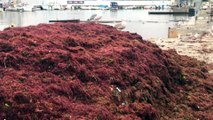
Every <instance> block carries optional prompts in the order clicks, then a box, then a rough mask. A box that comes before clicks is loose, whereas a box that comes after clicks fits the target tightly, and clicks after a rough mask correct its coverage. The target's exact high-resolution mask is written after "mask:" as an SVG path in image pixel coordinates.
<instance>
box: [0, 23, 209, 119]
mask: <svg viewBox="0 0 213 120" xmlns="http://www.w3.org/2000/svg"><path fill="white" fill-rule="evenodd" d="M0 73H1V74H0V119H9V120H15V119H29V120H30V119H33V120H34V119H65V120H73V119H94V120H114V119H122V120H129V119H138V120H157V119H168V120H171V119H206V120H211V119H213V115H212V112H213V102H212V99H213V79H212V76H210V74H208V70H207V68H206V64H205V63H203V62H200V61H197V60H195V59H192V58H189V57H187V56H180V55H177V53H176V52H174V51H171V50H170V51H163V50H161V49H160V48H158V47H157V46H156V45H154V44H151V43H150V42H148V41H144V40H143V39H142V37H141V36H139V35H137V34H133V33H129V32H121V31H117V30H116V29H115V28H113V27H111V26H106V25H98V24H94V23H57V24H40V25H38V26H29V27H17V28H7V29H5V30H4V31H1V32H0Z"/></svg>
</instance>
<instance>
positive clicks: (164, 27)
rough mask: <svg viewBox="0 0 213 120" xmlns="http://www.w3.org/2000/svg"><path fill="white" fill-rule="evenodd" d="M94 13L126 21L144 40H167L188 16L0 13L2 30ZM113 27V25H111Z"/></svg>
mask: <svg viewBox="0 0 213 120" xmlns="http://www.w3.org/2000/svg"><path fill="white" fill-rule="evenodd" d="M94 13H102V19H101V20H125V21H126V22H127V24H126V28H125V29H124V31H130V32H132V33H138V34H140V35H141V36H142V37H143V38H145V39H147V38H153V37H154V38H156V37H161V38H166V37H167V34H168V27H172V26H174V24H175V22H174V21H178V20H183V19H187V18H188V16H184V15H181V16H180V15H179V16H174V15H149V14H148V10H118V11H110V10H105V11H102V10H66V11H35V12H9V11H6V12H0V29H1V30H3V29H4V28H6V27H8V26H10V25H11V24H14V25H15V26H28V25H37V24H39V23H49V20H63V19H80V20H87V19H88V18H89V17H90V16H91V15H92V14H94ZM111 25H113V24H111Z"/></svg>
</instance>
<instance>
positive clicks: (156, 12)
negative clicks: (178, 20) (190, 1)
mask: <svg viewBox="0 0 213 120" xmlns="http://www.w3.org/2000/svg"><path fill="white" fill-rule="evenodd" d="M149 14H189V12H175V11H149Z"/></svg>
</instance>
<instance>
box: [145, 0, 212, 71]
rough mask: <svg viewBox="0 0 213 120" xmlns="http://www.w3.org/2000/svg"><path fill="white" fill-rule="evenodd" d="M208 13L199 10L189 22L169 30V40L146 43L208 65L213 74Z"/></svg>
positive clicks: (210, 25) (210, 26) (210, 23)
mask: <svg viewBox="0 0 213 120" xmlns="http://www.w3.org/2000/svg"><path fill="white" fill-rule="evenodd" d="M203 4H207V3H206V2H203ZM203 4H202V5H203ZM202 5H201V8H202ZM209 13H210V8H208V9H206V10H200V12H199V13H198V14H197V16H196V17H194V18H193V17H192V19H191V20H189V22H182V23H179V25H177V26H176V27H174V28H171V32H170V37H171V38H158V39H156V38H154V39H148V41H150V42H152V43H155V44H157V45H158V46H159V47H160V48H161V49H163V50H169V49H175V50H176V51H177V53H178V54H180V55H187V56H190V57H192V58H196V59H198V60H200V61H204V62H206V63H207V64H209V69H210V70H209V71H210V73H213V28H212V25H213V22H211V21H210V14H209Z"/></svg>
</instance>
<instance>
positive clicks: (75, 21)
mask: <svg viewBox="0 0 213 120" xmlns="http://www.w3.org/2000/svg"><path fill="white" fill-rule="evenodd" d="M49 22H72V23H79V22H95V21H81V20H80V19H70V20H69V19H68V20H49ZM119 22H122V21H121V20H102V21H98V23H119Z"/></svg>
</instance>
